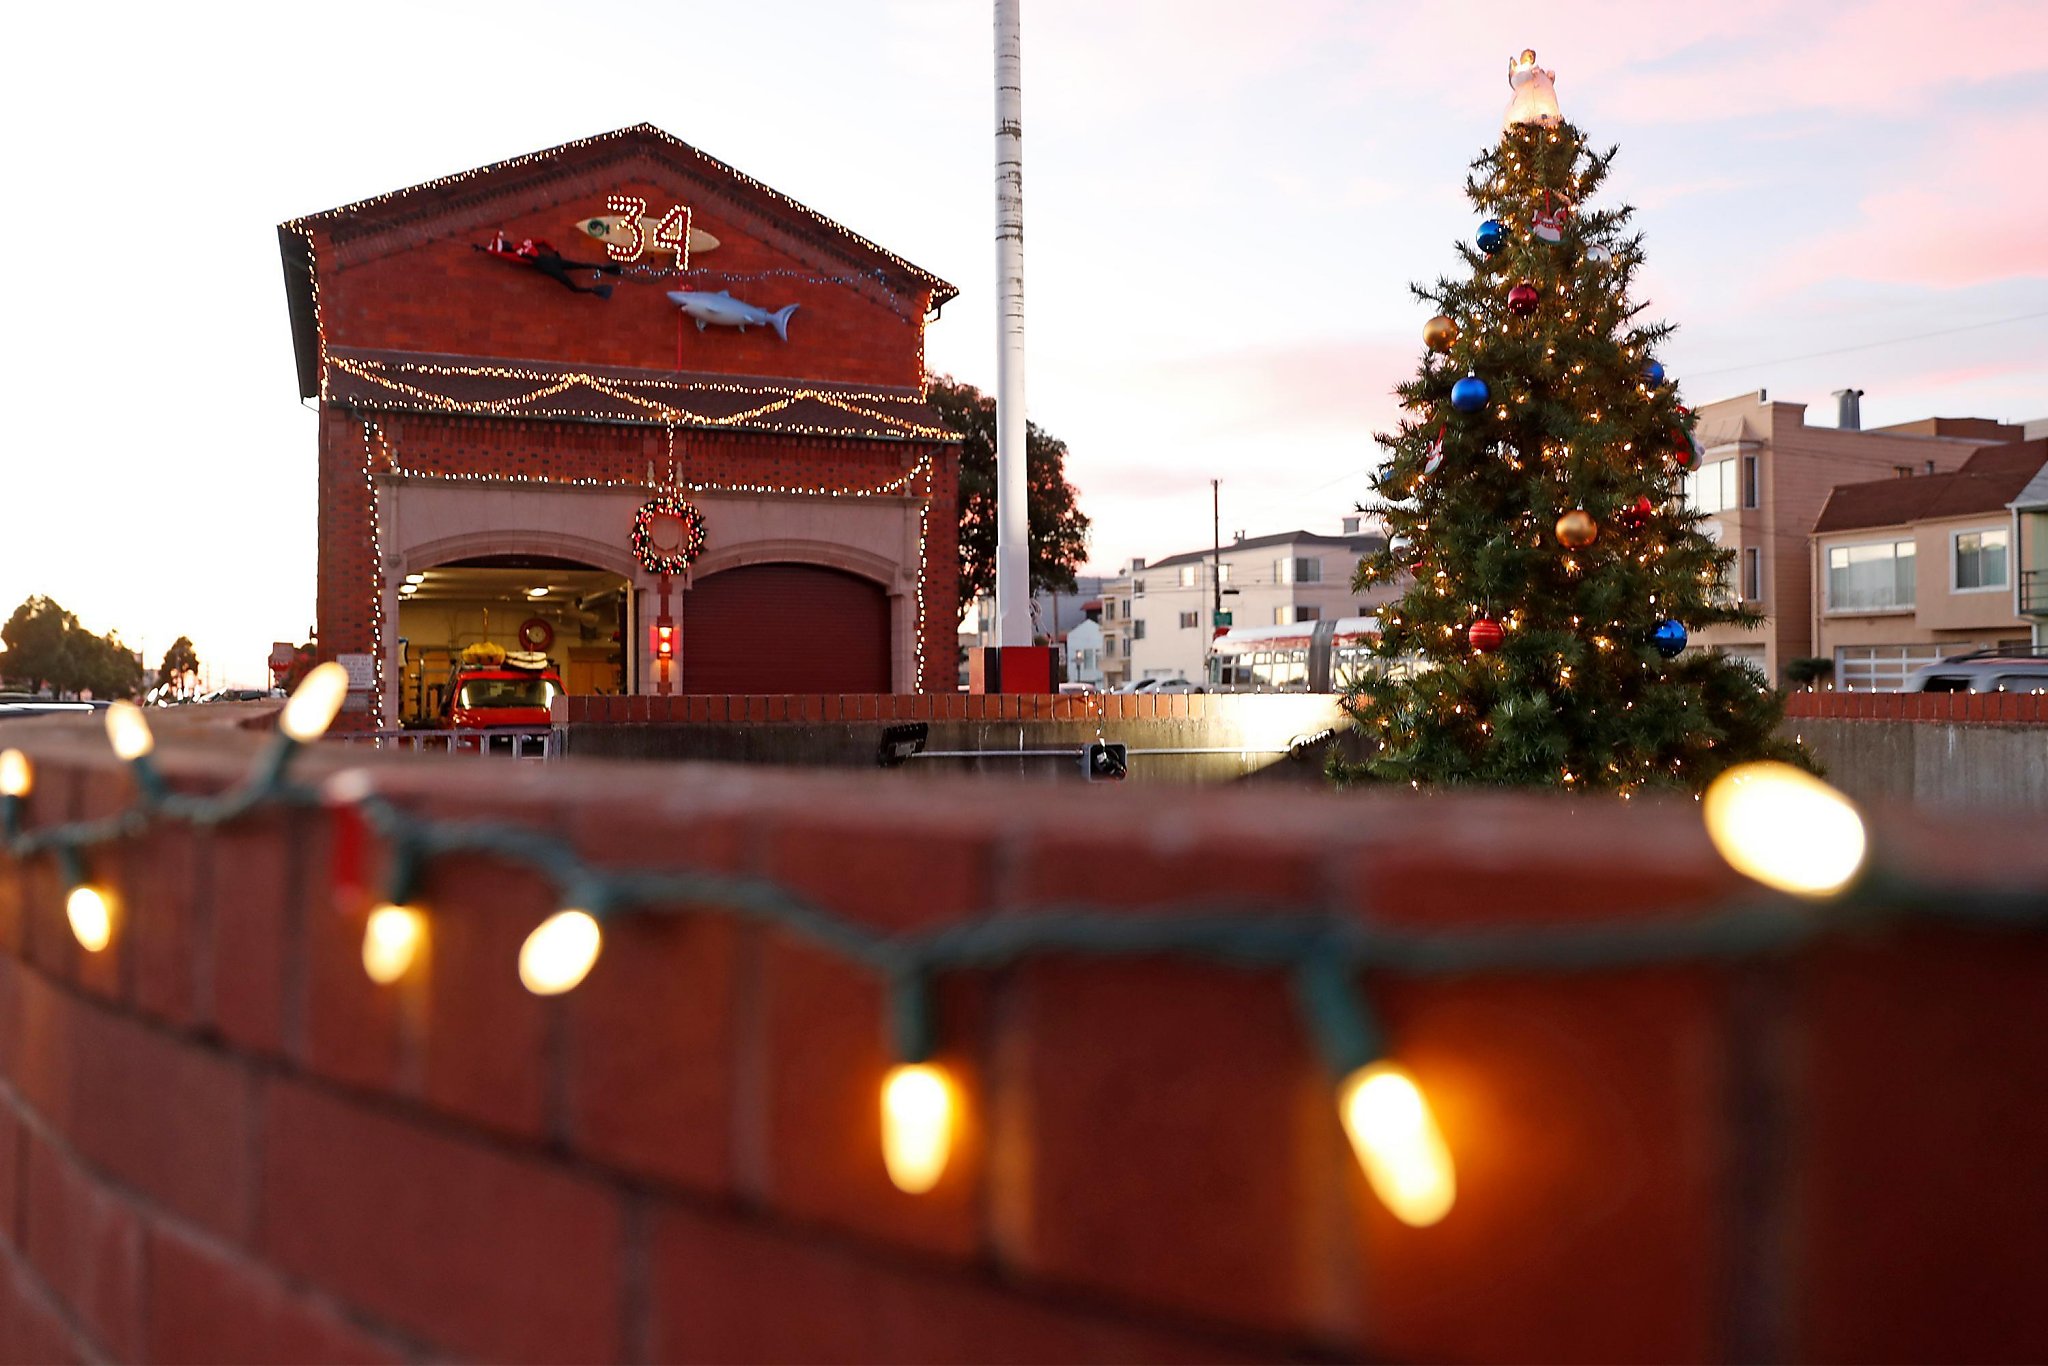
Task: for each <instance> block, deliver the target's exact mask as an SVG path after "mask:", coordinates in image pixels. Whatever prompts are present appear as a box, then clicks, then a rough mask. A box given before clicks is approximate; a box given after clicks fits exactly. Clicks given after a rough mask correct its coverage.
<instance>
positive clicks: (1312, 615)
mask: <svg viewBox="0 0 2048 1366" xmlns="http://www.w3.org/2000/svg"><path fill="white" fill-rule="evenodd" d="M1322 617H1323V609H1322V608H1320V607H1316V606H1312V605H1310V604H1308V603H1286V604H1283V605H1282V606H1279V607H1275V608H1274V609H1273V624H1274V625H1275V626H1292V625H1294V624H1295V623H1296V622H1302V621H1321V620H1322Z"/></svg>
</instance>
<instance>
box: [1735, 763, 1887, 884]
mask: <svg viewBox="0 0 2048 1366" xmlns="http://www.w3.org/2000/svg"><path fill="white" fill-rule="evenodd" d="M1701 811H1702V814H1703V815H1704V816H1705V817H1706V821H1707V835H1708V836H1709V838H1711V839H1712V840H1713V841H1714V848H1715V849H1717V850H1718V851H1720V854H1721V857H1722V858H1724V859H1727V860H1728V862H1729V864H1730V865H1731V866H1733V867H1734V869H1735V871H1737V872H1738V873H1741V874H1743V875H1744V876H1746V877H1753V878H1755V879H1756V880H1757V881H1758V882H1761V883H1764V884H1765V885H1766V886H1770V887H1775V888H1777V889H1778V890H1779V891H1781V892H1793V893H1796V894H1797V895H1799V896H1829V895H1832V894H1833V893H1835V892H1838V891H1840V890H1841V889H1842V888H1843V887H1844V886H1845V885H1847V883H1848V881H1849V879H1850V878H1852V877H1854V876H1855V875H1856V870H1857V869H1859V868H1861V867H1862V866H1863V855H1864V851H1865V849H1866V847H1867V840H1866V837H1865V835H1864V831H1863V817H1861V816H1860V815H1858V814H1857V812H1856V807H1855V805H1854V804H1853V803H1851V802H1850V800H1849V799H1848V798H1847V797H1844V796H1843V795H1842V794H1841V793H1839V792H1837V791H1836V790H1835V789H1834V788H1832V787H1829V786H1828V785H1827V784H1826V783H1824V782H1822V781H1821V780H1820V779H1818V778H1816V777H1814V776H1813V775H1812V774H1811V773H1808V772H1806V771H1804V770H1803V769H1797V768H1794V767H1792V765H1790V764H1781V763H1772V762H1763V763H1752V764H1738V765H1737V766H1736V767H1734V768H1731V769H1729V770H1728V771H1727V772H1725V773H1723V774H1722V775H1721V776H1720V777H1718V778H1716V779H1714V781H1713V784H1712V785H1711V786H1710V787H1708V788H1707V793H1706V798H1705V800H1704V802H1703V804H1702V807H1701Z"/></svg>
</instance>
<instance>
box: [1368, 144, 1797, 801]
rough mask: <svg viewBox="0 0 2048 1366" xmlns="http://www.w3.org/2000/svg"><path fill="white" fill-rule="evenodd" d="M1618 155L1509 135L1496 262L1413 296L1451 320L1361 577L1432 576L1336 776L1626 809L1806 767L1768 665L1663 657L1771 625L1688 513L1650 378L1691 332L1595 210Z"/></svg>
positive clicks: (1494, 211)
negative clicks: (1631, 797)
mask: <svg viewBox="0 0 2048 1366" xmlns="http://www.w3.org/2000/svg"><path fill="white" fill-rule="evenodd" d="M1614 154H1615V149H1613V148H1610V149H1608V150H1607V151H1605V152H1595V151H1592V150H1590V149H1589V148H1588V147H1587V145H1586V142H1585V138H1584V136H1583V135H1582V134H1581V133H1580V131H1579V130H1578V129H1576V128H1574V127H1573V126H1571V125H1570V124H1564V125H1563V126H1560V127H1555V128H1548V127H1543V126H1541V125H1537V124H1521V125H1516V126H1514V127H1511V128H1509V129H1508V130H1507V131H1506V132H1505V133H1504V134H1503V135H1502V137H1501V139H1500V142H1499V144H1498V145H1497V146H1496V147H1495V148H1494V149H1493V150H1492V151H1489V152H1487V153H1485V154H1484V155H1482V156H1481V157H1479V159H1478V160H1477V161H1475V162H1474V163H1473V164H1472V174H1471V175H1470V177H1469V178H1468V179H1467V181H1466V186H1465V190H1466V194H1467V196H1468V197H1469V198H1470V199H1471V201H1472V204H1473V206H1474V208H1475V209H1477V211H1478V215H1479V217H1480V218H1482V219H1489V220H1493V221H1494V222H1496V223H1497V224H1498V225H1500V227H1501V229H1502V234H1501V239H1500V241H1499V242H1498V243H1497V247H1496V250H1494V251H1492V252H1488V251H1486V250H1483V249H1475V247H1473V246H1470V245H1461V246H1460V248H1459V254H1460V255H1461V256H1462V258H1463V260H1464V264H1465V266H1466V268H1467V269H1466V273H1465V274H1464V276H1463V277H1462V278H1458V279H1452V278H1449V277H1445V278H1441V279H1439V280H1438V281H1437V282H1436V284H1435V285H1434V286H1432V287H1427V288H1425V287H1422V286H1414V287H1413V290H1414V293H1415V295H1416V296H1417V298H1419V299H1421V300H1423V301H1426V302H1428V303H1431V304H1434V305H1435V307H1436V310H1437V311H1438V313H1439V314H1440V315H1441V318H1439V319H1437V320H1432V326H1431V331H1430V332H1429V333H1426V334H1425V336H1426V339H1427V340H1429V342H1430V343H1431V345H1432V346H1433V347H1434V348H1436V349H1433V350H1430V351H1426V352H1425V353H1424V356H1423V361H1422V366H1421V369H1420V372H1419V373H1418V374H1417V375H1416V376H1415V378H1413V379H1411V380H1408V381H1407V382H1405V383H1403V384H1401V385H1400V386H1399V388H1398V390H1397V392H1398V393H1399V396H1400V399H1401V402H1402V405H1403V409H1404V413H1405V416H1404V418H1403V420H1402V422H1401V426H1400V430H1399V431H1397V432H1394V433H1392V434H1388V435H1382V436H1380V437H1379V441H1380V442H1381V444H1382V445H1383V446H1384V447H1385V448H1386V449H1387V451H1388V458H1387V460H1386V461H1385V463H1384V464H1383V466H1382V467H1381V470H1380V472H1379V473H1378V474H1377V475H1376V476H1375V482H1374V490H1375V492H1376V493H1377V495H1378V497H1379V500H1380V506H1378V507H1376V508H1375V509H1374V510H1376V511H1379V512H1381V513H1382V515H1384V516H1385V518H1386V521H1387V524H1388V527H1389V530H1390V532H1392V533H1393V536H1392V542H1391V544H1390V547H1389V548H1388V549H1387V550H1385V551H1382V552H1379V553H1376V554H1374V555H1372V556H1369V557H1367V558H1366V559H1365V560H1364V561H1363V562H1361V564H1360V566H1359V572H1358V576H1357V584H1358V586H1360V587H1363V586H1365V585H1368V584H1373V583H1381V582H1387V581H1390V580H1393V579H1396V578H1398V577H1399V576H1401V575H1402V574H1403V573H1406V572H1409V571H1412V573H1413V580H1412V582H1411V583H1410V585H1409V587H1408V589H1407V591H1406V592H1405V593H1404V595H1403V596H1402V597H1401V598H1400V599H1399V600H1398V601H1397V602H1395V603H1393V604H1391V605H1390V606H1389V607H1388V608H1387V609H1385V610H1384V612H1383V613H1382V629H1383V633H1382V635H1381V638H1380V641H1379V644H1378V646H1377V650H1378V653H1379V655H1380V656H1381V657H1382V658H1383V659H1384V660H1385V661H1387V663H1388V664H1389V665H1398V666H1400V667H1390V668H1388V669H1386V670H1385V671H1384V672H1383V673H1377V674H1374V675H1371V676H1368V677H1367V678H1366V679H1364V680H1363V681H1362V682H1361V684H1360V685H1359V686H1358V687H1357V688H1356V689H1355V691H1354V692H1353V693H1352V695H1351V696H1350V697H1349V698H1348V699H1347V706H1348V707H1349V709H1350V710H1351V713H1352V715H1353V716H1354V718H1355V719H1356V720H1357V721H1358V723H1359V724H1360V726H1361V727H1362V729H1363V730H1364V732H1365V733H1366V735H1367V736H1368V737H1369V738H1371V739H1373V740H1376V741H1377V748H1376V752H1375V754H1374V757H1372V758H1371V759H1370V760H1369V761H1368V762H1367V763H1366V764H1365V765H1364V766H1363V767H1362V768H1344V767H1341V766H1340V767H1339V768H1338V770H1337V775H1338V776H1339V777H1340V778H1350V779H1358V778H1376V779H1382V780H1392V781H1402V782H1415V783H1426V784H1447V783H1465V782H1477V783H1494V784H1533V785H1548V786H1564V787H1574V788H1610V789H1620V790H1622V791H1624V792H1626V791H1630V790H1634V789H1638V788H1642V787H1645V786H1669V787H1684V788H1695V789H1697V788H1698V787H1700V786H1702V785H1703V784H1704V783H1705V782H1706V781H1707V780H1708V779H1710V778H1711V777H1712V776H1713V775H1714V774H1715V773H1716V772H1718V771H1719V770H1721V769H1722V768H1725V767H1727V766H1728V765H1729V764H1731V763H1734V762H1737V761H1740V760H1746V759H1754V758H1759V757H1765V756H1769V757H1775V758H1786V759H1791V760H1793V761H1794V762H1804V760H1803V759H1802V758H1801V757H1800V752H1799V751H1798V750H1797V749H1796V747H1794V746H1791V745H1788V744H1786V743H1784V742H1782V741H1780V740H1778V739H1777V738H1776V737H1775V735H1774V727H1775V725H1776V723H1777V721H1778V719H1779V716H1780V714H1781V711H1782V702H1781V699H1780V698H1779V697H1778V695H1776V694H1775V693H1773V692H1771V691H1770V690H1769V689H1768V688H1767V687H1761V686H1759V683H1760V680H1759V679H1758V678H1757V676H1756V675H1755V674H1754V673H1753V672H1752V671H1751V670H1749V669H1746V668H1744V667H1742V666H1741V665H1740V664H1738V663H1737V662H1736V661H1734V660H1732V659H1727V658H1723V657H1721V656H1717V655H1714V654H1711V653H1706V652H1701V651H1690V652H1686V653H1682V654H1677V655H1676V657H1667V656H1666V650H1662V649H1659V648H1658V635H1659V633H1660V631H1661V632H1662V633H1663V635H1664V641H1663V644H1664V645H1665V646H1666V647H1667V649H1673V650H1675V649H1676V648H1677V646H1678V643H1679V642H1678V639H1677V638H1676V637H1677V632H1676V631H1675V630H1674V627H1673V626H1672V625H1670V624H1667V623H1677V624H1678V625H1680V626H1682V627H1684V628H1689V629H1692V630H1697V629H1698V628H1700V627H1702V626H1708V625H1713V624H1717V623H1727V622H1742V623H1744V624H1747V625H1754V624H1755V622H1754V619H1753V618H1752V617H1750V616H1748V615H1746V614H1745V613H1744V612H1743V611H1742V610H1740V609H1739V608H1738V607H1737V606H1736V605H1735V604H1734V603H1733V601H1732V600H1731V599H1730V597H1729V596H1728V595H1727V594H1726V593H1725V592H1724V591H1723V590H1722V588H1721V584H1722V583H1723V582H1724V576H1725V575H1726V574H1727V573H1728V571H1729V567H1730V563H1731V562H1732V560H1733V558H1734V555H1733V552H1732V551H1722V550H1719V549H1717V548H1716V546H1715V545H1714V543H1713V542H1712V541H1710V540H1709V539H1708V538H1707V537H1706V536H1705V535H1704V534H1703V533H1702V532H1701V530H1700V523H1701V522H1702V520H1703V518H1702V517H1701V515H1700V514H1698V513H1696V512H1694V511H1693V510H1691V509H1690V508H1689V507H1687V506H1686V505H1685V504H1684V503H1683V502H1682V501H1681V498H1680V486H1681V480H1682V477H1683V475H1684V472H1685V470H1686V469H1687V468H1688V467H1689V466H1690V465H1691V464H1692V463H1693V462H1695V461H1696V460H1697V455H1696V449H1697V448H1696V447H1695V445H1694V443H1693V440H1692V436H1691V431H1692V426H1693V418H1692V416H1691V415H1690V414H1689V413H1688V412H1687V411H1686V409H1685V408H1683V407H1681V406H1680V405H1679V401H1678V393H1677V387H1676V385H1675V384H1674V383H1665V382H1663V380H1662V372H1661V368H1659V367H1657V366H1656V365H1655V364H1654V360H1653V358H1654V355H1655V352H1656V349H1657V345H1658V343H1659V342H1661V341H1663V340H1664V338H1665V337H1667V336H1668V335H1669V334H1670V332H1671V328H1670V327H1668V326H1666V325H1664V324H1661V323H1654V324H1646V323H1640V322H1638V321H1637V315H1638V314H1639V313H1640V312H1641V308H1642V306H1641V305H1637V304H1634V303H1632V302H1631V301H1630V299H1629V285H1630V284H1631V282H1632V281H1633V279H1634V278H1635V275H1636V272H1637V271H1638V269H1639V268H1640V267H1641V265H1642V261H1643V253H1642V238H1641V235H1640V234H1628V233H1626V232H1625V229H1626V228H1627V225H1628V222H1629V219H1630V216H1631V213H1632V210H1630V209H1629V208H1627V207H1626V206H1623V207H1618V208H1613V209H1595V208H1592V207H1590V205H1591V201H1592V198H1593V195H1594V193H1595V191H1597V190H1598V189H1599V187H1600V185H1601V183H1602V181H1604V180H1605V179H1606V176H1607V171H1608V166H1609V163H1610V162H1611V160H1612V159H1613V157H1614ZM1560 206H1569V212H1568V215H1567V216H1566V218H1565V220H1564V222H1563V223H1562V224H1561V225H1557V224H1556V223H1555V220H1554V219H1553V220H1552V221H1551V222H1549V223H1546V224H1542V225H1540V226H1543V227H1545V229H1546V231H1548V230H1549V229H1550V228H1552V227H1561V240H1558V241H1554V242H1553V241H1549V240H1546V238H1545V236H1544V235H1542V234H1539V233H1537V232H1536V231H1535V230H1534V229H1535V228H1536V227H1538V226H1539V224H1538V223H1537V222H1536V216H1537V215H1538V214H1539V213H1541V214H1545V215H1546V216H1547V215H1549V214H1550V213H1552V212H1553V211H1554V210H1556V209H1557V208H1558V207H1560ZM1483 246H1484V244H1483V243H1482V247H1483ZM1443 319H1448V320H1449V322H1450V323H1451V324H1453V325H1454V326H1452V327H1446V326H1445V325H1444V322H1443ZM1468 376H1469V377H1471V378H1472V379H1474V380H1476V381H1478V382H1480V383H1483V384H1484V386H1485V389H1486V396H1485V399H1484V402H1483V403H1480V404H1479V405H1477V407H1476V408H1472V407H1471V404H1470V398H1471V391H1472V390H1473V388H1474V386H1473V385H1471V384H1469V383H1468V384H1467V395H1466V399H1467V401H1466V405H1465V408H1469V409H1470V410H1469V411H1468V410H1463V409H1461V407H1460V406H1459V405H1456V404H1454V403H1453V401H1452V400H1453V388H1454V386H1456V385H1457V384H1458V383H1459V382H1460V381H1461V380H1465V379H1466V378H1467V377H1468ZM1567 517H1570V518H1571V520H1570V521H1566V520H1563V519H1566V518H1567ZM1589 527H1590V529H1591V530H1592V531H1593V533H1594V535H1595V537H1596V538H1595V539H1593V540H1592V541H1591V542H1590V543H1586V540H1585V537H1586V532H1587V530H1588V528H1589ZM1482 622H1485V623H1488V624H1486V625H1480V623H1482ZM1475 626H1477V627H1478V629H1477V630H1476V631H1475V629H1474V628H1475ZM1496 627H1498V628H1499V630H1498V636H1497V639H1498V643H1497V644H1496V633H1495V629H1494V628H1496ZM1488 647H1492V648H1488Z"/></svg>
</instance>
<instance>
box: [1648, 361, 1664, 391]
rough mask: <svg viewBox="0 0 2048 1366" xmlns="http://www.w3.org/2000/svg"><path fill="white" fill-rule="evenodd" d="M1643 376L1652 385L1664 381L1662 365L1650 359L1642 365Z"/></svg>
mask: <svg viewBox="0 0 2048 1366" xmlns="http://www.w3.org/2000/svg"><path fill="white" fill-rule="evenodd" d="M1643 378H1644V379H1646V380H1648V381H1649V382H1650V383H1651V384H1652V385H1653V386H1654V385H1658V384H1662V383H1663V382H1664V367H1663V366H1661V365H1659V364H1658V363H1657V362H1656V361H1651V362H1650V363H1649V364H1648V365H1645V366H1644V367H1643Z"/></svg>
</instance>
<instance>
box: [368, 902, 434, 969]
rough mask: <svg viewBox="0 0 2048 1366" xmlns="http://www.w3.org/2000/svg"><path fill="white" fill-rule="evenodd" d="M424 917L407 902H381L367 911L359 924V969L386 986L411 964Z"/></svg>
mask: <svg viewBox="0 0 2048 1366" xmlns="http://www.w3.org/2000/svg"><path fill="white" fill-rule="evenodd" d="M426 935H427V918H426V917H425V916H423V915H421V914H420V913H419V912H418V911H416V910H414V909H413V908H412V907H410V906H394V905H392V904H391V903H390V902H388V901H387V902H385V903H384V904H383V905H381V906H379V907H377V908H376V909H375V910H373V911H371V912H370V920H369V923H368V924H366V925H364V926H363V971H364V972H366V973H368V974H369V976H370V980H371V981H373V982H375V983H376V984H377V985H378V986H380V987H385V986H390V985H391V984H392V983H393V982H396V981H397V980H398V979H399V978H401V977H403V976H405V974H406V973H407V972H408V971H409V970H410V969H411V968H412V965H413V960H414V959H416V958H417V957H419V951H420V941H421V940H423V939H425V938H426Z"/></svg>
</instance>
